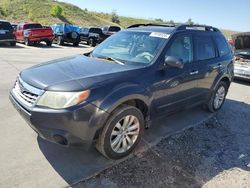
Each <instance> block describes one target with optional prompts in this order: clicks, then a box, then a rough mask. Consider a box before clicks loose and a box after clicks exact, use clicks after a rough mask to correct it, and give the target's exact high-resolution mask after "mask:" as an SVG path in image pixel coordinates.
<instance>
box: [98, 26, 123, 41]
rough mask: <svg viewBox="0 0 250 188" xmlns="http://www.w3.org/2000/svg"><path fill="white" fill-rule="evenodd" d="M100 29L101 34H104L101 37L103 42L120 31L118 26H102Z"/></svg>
mask: <svg viewBox="0 0 250 188" xmlns="http://www.w3.org/2000/svg"><path fill="white" fill-rule="evenodd" d="M101 29H102V32H103V34H104V36H103V37H104V40H105V39H106V38H108V37H110V36H111V35H113V34H115V33H117V32H119V31H120V30H121V28H120V27H118V26H103V27H101Z"/></svg>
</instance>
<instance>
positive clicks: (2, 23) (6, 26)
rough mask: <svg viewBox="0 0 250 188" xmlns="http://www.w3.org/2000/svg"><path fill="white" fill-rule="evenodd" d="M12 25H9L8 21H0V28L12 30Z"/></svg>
mask: <svg viewBox="0 0 250 188" xmlns="http://www.w3.org/2000/svg"><path fill="white" fill-rule="evenodd" d="M12 29H13V28H12V26H11V25H10V23H9V22H0V30H8V31H10V30H12Z"/></svg>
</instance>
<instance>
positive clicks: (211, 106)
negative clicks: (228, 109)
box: [206, 81, 229, 112]
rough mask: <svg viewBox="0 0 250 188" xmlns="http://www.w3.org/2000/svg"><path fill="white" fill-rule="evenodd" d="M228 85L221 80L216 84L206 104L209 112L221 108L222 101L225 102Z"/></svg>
mask: <svg viewBox="0 0 250 188" xmlns="http://www.w3.org/2000/svg"><path fill="white" fill-rule="evenodd" d="M228 87H229V85H228V84H227V83H226V82H223V81H221V82H220V83H219V84H218V85H217V87H216V89H215V90H214V91H213V93H212V94H211V96H210V98H209V101H208V102H207V104H206V107H207V110H208V111H209V112H217V111H218V110H220V109H221V107H222V105H223V103H224V102H225V98H226V95H227V91H228Z"/></svg>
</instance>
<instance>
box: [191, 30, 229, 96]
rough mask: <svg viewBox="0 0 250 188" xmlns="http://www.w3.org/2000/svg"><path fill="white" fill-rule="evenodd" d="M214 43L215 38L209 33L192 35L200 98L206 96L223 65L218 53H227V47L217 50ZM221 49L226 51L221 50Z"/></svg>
mask: <svg viewBox="0 0 250 188" xmlns="http://www.w3.org/2000/svg"><path fill="white" fill-rule="evenodd" d="M225 42H226V41H225ZM216 43H217V42H216V40H215V38H214V37H213V36H212V35H209V34H206V35H196V36H194V47H195V50H194V52H195V53H194V54H195V64H196V65H197V67H198V69H199V72H198V74H197V76H198V80H197V82H198V90H197V92H199V98H200V99H201V100H205V99H206V98H207V96H208V94H209V93H210V92H211V88H212V85H213V83H214V81H215V79H216V78H217V77H218V75H219V74H220V72H221V69H223V67H225V62H224V61H223V60H222V59H221V58H220V54H221V55H222V53H229V48H228V49H221V51H218V50H217V46H218V45H216ZM227 47H228V46H227ZM223 50H226V51H225V52H223Z"/></svg>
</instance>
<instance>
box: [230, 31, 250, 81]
mask: <svg viewBox="0 0 250 188" xmlns="http://www.w3.org/2000/svg"><path fill="white" fill-rule="evenodd" d="M232 38H233V44H234V49H235V50H234V53H235V67H234V76H235V78H237V79H243V80H248V81H250V32H244V33H238V34H235V35H233V36H232Z"/></svg>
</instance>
